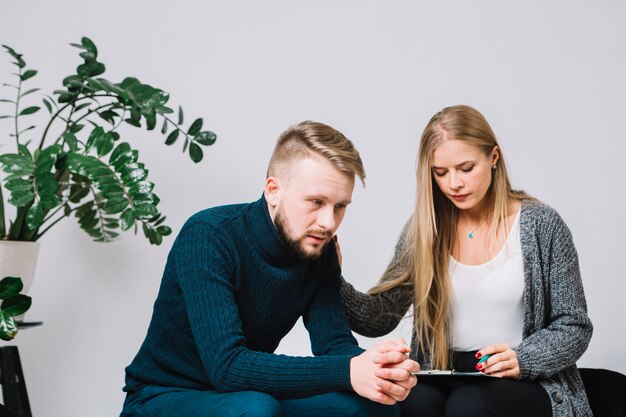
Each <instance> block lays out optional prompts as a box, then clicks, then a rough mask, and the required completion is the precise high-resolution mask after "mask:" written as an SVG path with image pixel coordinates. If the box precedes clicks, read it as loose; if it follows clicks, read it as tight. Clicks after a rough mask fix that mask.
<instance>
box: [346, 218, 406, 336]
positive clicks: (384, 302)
mask: <svg viewBox="0 0 626 417" xmlns="http://www.w3.org/2000/svg"><path fill="white" fill-rule="evenodd" d="M408 226H409V222H407V223H406V224H405V225H404V228H403V229H402V233H401V234H400V238H399V239H398V242H397V244H396V248H395V252H394V256H393V259H392V260H391V262H390V263H389V266H388V267H387V270H386V272H385V273H384V274H383V276H382V277H381V278H380V279H379V283H381V282H384V281H389V280H392V279H394V278H396V277H397V276H398V275H399V274H400V273H402V272H403V271H404V269H405V268H404V265H403V263H402V256H401V255H402V252H403V250H404V244H405V239H406V233H407V230H408ZM341 280H342V285H341V295H342V297H343V303H344V306H345V309H346V315H347V316H348V321H349V322H350V327H351V328H352V330H354V331H355V332H357V333H358V334H360V335H363V336H367V337H379V336H384V335H386V334H387V333H389V332H391V331H392V330H393V329H395V328H396V327H397V326H398V324H399V323H400V320H402V318H404V316H405V315H406V313H407V311H408V310H409V307H411V304H412V303H413V285H412V284H408V285H399V286H397V287H395V288H393V289H391V290H389V291H385V292H384V293H380V294H376V295H370V294H367V293H362V292H360V291H358V290H356V289H355V288H354V287H353V286H352V285H351V284H350V283H348V282H347V281H346V280H345V279H344V278H343V277H342V278H341Z"/></svg>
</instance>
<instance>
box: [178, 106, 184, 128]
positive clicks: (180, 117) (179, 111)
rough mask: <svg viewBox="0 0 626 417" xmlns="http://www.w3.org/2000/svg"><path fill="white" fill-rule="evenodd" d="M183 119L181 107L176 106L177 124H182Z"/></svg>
mask: <svg viewBox="0 0 626 417" xmlns="http://www.w3.org/2000/svg"><path fill="white" fill-rule="evenodd" d="M184 120H185V119H184V116H183V108H182V107H181V106H178V124H179V125H182V124H183V121H184Z"/></svg>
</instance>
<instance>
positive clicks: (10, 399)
mask: <svg viewBox="0 0 626 417" xmlns="http://www.w3.org/2000/svg"><path fill="white" fill-rule="evenodd" d="M0 383H2V396H3V398H4V408H7V409H9V410H10V411H11V412H12V413H14V414H16V415H18V416H22V417H32V414H31V411H30V404H29V403H28V394H27V393H26V382H25V381H24V373H23V372H22V363H21V362H20V354H19V352H18V350H17V346H2V347H0ZM0 412H4V410H1V409H0ZM5 414H6V415H10V414H7V413H5ZM0 415H2V414H0Z"/></svg>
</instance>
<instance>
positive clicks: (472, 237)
mask: <svg viewBox="0 0 626 417" xmlns="http://www.w3.org/2000/svg"><path fill="white" fill-rule="evenodd" d="M467 237H469V238H470V239H474V231H471V232H469V235H467Z"/></svg>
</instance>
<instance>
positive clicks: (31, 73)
mask: <svg viewBox="0 0 626 417" xmlns="http://www.w3.org/2000/svg"><path fill="white" fill-rule="evenodd" d="M35 75H37V70H26V71H24V74H22V77H21V78H22V81H26V80H28V79H29V78H33V77H34V76H35Z"/></svg>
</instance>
